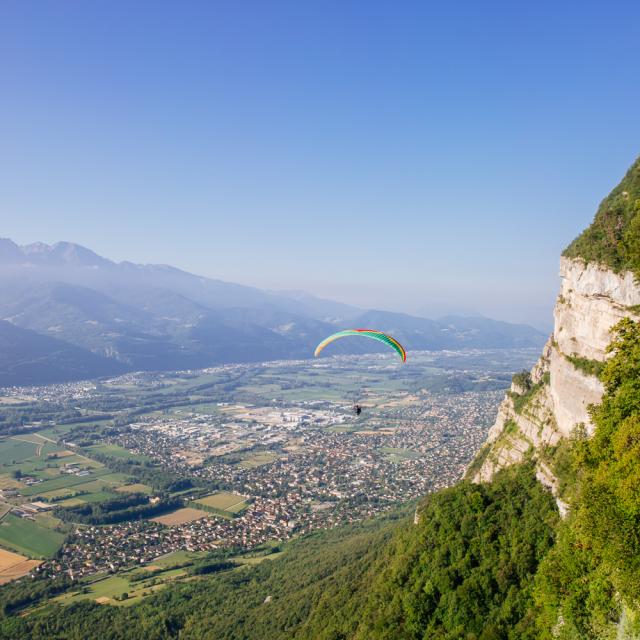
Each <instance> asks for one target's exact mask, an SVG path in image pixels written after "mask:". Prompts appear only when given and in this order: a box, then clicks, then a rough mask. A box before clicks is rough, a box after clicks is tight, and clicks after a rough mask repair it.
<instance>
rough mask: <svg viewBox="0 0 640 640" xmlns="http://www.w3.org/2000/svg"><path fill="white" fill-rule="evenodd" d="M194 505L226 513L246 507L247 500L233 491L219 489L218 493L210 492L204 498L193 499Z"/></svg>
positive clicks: (234, 512)
mask: <svg viewBox="0 0 640 640" xmlns="http://www.w3.org/2000/svg"><path fill="white" fill-rule="evenodd" d="M193 504H194V505H199V506H203V507H204V508H205V509H206V508H207V507H208V508H209V509H215V510H217V511H223V512H224V511H226V512H227V513H231V514H236V513H240V512H241V511H243V510H244V509H246V508H247V506H248V503H247V501H246V500H245V499H244V498H243V497H242V496H239V495H236V494H235V493H227V492H226V491H220V492H218V493H212V494H211V495H209V496H205V497H204V498H199V499H198V500H194V501H193Z"/></svg>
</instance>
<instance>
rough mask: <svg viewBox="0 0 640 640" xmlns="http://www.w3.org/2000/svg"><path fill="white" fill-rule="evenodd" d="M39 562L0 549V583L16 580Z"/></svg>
mask: <svg viewBox="0 0 640 640" xmlns="http://www.w3.org/2000/svg"><path fill="white" fill-rule="evenodd" d="M39 564H40V562H39V561H38V560H29V558H27V557H25V556H22V555H19V554H17V553H13V552H12V551H5V550H4V549H0V585H3V584H6V583H7V582H11V580H16V579H17V578H21V577H22V576H24V575H27V574H28V573H29V572H30V571H32V570H33V569H35V568H36V567H37V566H38V565H39Z"/></svg>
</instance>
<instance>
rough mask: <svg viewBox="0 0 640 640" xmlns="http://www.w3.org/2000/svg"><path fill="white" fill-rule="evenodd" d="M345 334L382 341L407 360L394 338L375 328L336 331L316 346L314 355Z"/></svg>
mask: <svg viewBox="0 0 640 640" xmlns="http://www.w3.org/2000/svg"><path fill="white" fill-rule="evenodd" d="M347 336H360V337H363V338H371V339H372V340H377V341H378V342H382V343H383V344H386V345H389V346H390V347H391V348H392V349H393V350H394V351H395V352H396V353H397V354H398V355H399V356H400V358H401V359H402V362H406V361H407V352H406V351H405V349H404V347H403V346H402V345H401V344H400V343H399V342H398V341H397V340H396V339H395V338H392V337H391V336H390V335H388V334H386V333H383V332H382V331H376V330H375V329H345V330H344V331H338V332H337V333H334V334H332V335H330V336H329V337H328V338H325V339H324V340H323V341H322V342H321V343H320V344H319V345H318V346H317V347H316V350H315V353H314V355H315V356H318V355H320V352H321V351H322V350H323V349H324V348H325V347H326V346H327V345H328V344H330V343H331V342H333V341H334V340H338V339H339V338H346V337H347Z"/></svg>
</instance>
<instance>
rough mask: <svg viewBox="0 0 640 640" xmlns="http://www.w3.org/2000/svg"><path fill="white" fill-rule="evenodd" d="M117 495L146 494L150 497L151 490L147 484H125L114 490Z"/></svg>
mask: <svg viewBox="0 0 640 640" xmlns="http://www.w3.org/2000/svg"><path fill="white" fill-rule="evenodd" d="M116 491H118V492H119V493H146V494H147V495H151V494H152V493H153V489H152V488H151V487H150V486H149V485H147V484H141V483H139V482H136V483H134V484H125V485H123V486H121V487H118V488H117V489H116Z"/></svg>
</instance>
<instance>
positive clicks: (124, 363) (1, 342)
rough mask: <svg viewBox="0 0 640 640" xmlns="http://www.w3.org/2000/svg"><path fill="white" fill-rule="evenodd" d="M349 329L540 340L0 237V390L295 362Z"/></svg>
mask: <svg viewBox="0 0 640 640" xmlns="http://www.w3.org/2000/svg"><path fill="white" fill-rule="evenodd" d="M351 326H355V327H374V328H377V329H381V330H383V331H388V332H390V333H392V334H393V335H394V336H395V337H396V338H397V339H398V340H400V342H402V343H403V344H404V345H405V346H406V348H407V349H408V350H411V349H430V350H440V349H460V348H473V347H475V348H513V347H541V346H542V345H543V343H544V341H545V338H546V336H544V335H543V334H542V333H541V332H539V331H537V330H536V329H534V328H532V327H529V326H527V325H514V324H509V323H506V322H499V321H495V320H490V319H487V318H482V317H455V316H451V317H446V318H441V319H439V320H429V319H426V318H417V317H412V316H409V315H406V314H402V313H389V312H386V311H366V310H363V309H359V308H357V307H352V306H349V305H346V304H342V303H339V302H335V301H331V300H323V299H320V298H316V297H314V296H312V295H309V294H306V293H303V292H271V291H263V290H261V289H256V288H253V287H247V286H242V285H238V284H233V283H229V282H223V281H220V280H213V279H210V278H203V277H200V276H197V275H193V274H191V273H187V272H186V271H181V270H180V269H176V268H174V267H170V266H167V265H141V264H134V263H132V262H120V263H116V262H112V261H111V260H107V259H106V258H103V257H101V256H99V255H97V254H96V253H94V252H93V251H91V250H89V249H87V248H85V247H82V246H79V245H77V244H73V243H70V242H58V243H56V244H54V245H47V244H43V243H40V242H38V243H35V244H30V245H26V246H19V245H17V244H16V243H14V242H12V241H11V240H8V239H0V385H2V386H9V385H24V384H41V383H50V382H59V381H66V380H74V379H81V378H87V377H100V376H107V375H113V374H117V373H124V372H126V371H138V370H147V371H153V370H170V369H187V368H199V367H206V366H211V365H215V364H221V363H229V362H252V361H264V360H271V359H288V358H307V357H310V355H311V354H312V353H313V348H314V347H315V345H316V344H317V343H318V342H319V341H320V340H321V339H322V338H323V337H325V336H326V335H328V334H329V333H330V332H332V331H335V330H336V328H338V327H339V328H344V327H351ZM363 343H366V344H363ZM377 350H378V346H377V345H376V344H375V343H370V341H368V340H367V341H360V340H352V341H346V340H345V341H341V342H339V343H336V344H335V345H332V346H331V350H330V352H331V353H362V352H365V351H366V352H370V351H377ZM328 353H329V351H328Z"/></svg>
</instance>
